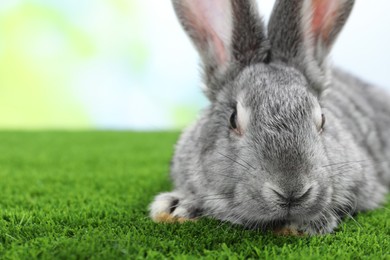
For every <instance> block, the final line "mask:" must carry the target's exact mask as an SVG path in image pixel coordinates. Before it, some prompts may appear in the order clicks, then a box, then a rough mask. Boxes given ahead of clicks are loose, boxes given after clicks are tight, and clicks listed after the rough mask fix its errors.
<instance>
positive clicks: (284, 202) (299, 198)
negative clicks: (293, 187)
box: [272, 188, 312, 208]
mask: <svg viewBox="0 0 390 260" xmlns="http://www.w3.org/2000/svg"><path fill="white" fill-rule="evenodd" d="M272 191H273V192H274V193H275V194H276V197H277V198H278V204H279V205H280V206H282V207H286V208H291V207H293V206H297V205H299V204H301V203H303V202H305V201H306V200H307V199H308V198H309V196H310V193H311V191H312V188H309V189H307V190H306V191H304V192H303V193H299V194H298V195H297V194H296V193H290V194H289V195H283V194H281V193H280V192H278V191H276V190H274V189H272Z"/></svg>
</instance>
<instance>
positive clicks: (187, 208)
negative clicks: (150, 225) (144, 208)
mask: <svg viewBox="0 0 390 260" xmlns="http://www.w3.org/2000/svg"><path fill="white" fill-rule="evenodd" d="M191 201H193V200H189V199H184V198H183V196H182V194H180V193H179V192H175V191H173V192H166V193H161V194H159V195H157V196H156V197H155V198H154V201H153V202H152V204H151V205H150V206H149V210H150V217H151V218H152V220H153V221H154V222H157V223H176V222H178V223H183V222H185V221H194V220H196V218H197V217H198V216H199V215H200V210H199V209H198V207H196V206H194V204H193V203H191Z"/></svg>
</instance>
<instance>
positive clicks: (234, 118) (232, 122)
mask: <svg viewBox="0 0 390 260" xmlns="http://www.w3.org/2000/svg"><path fill="white" fill-rule="evenodd" d="M229 122H230V127H231V128H232V129H233V130H237V128H238V124H237V109H234V111H233V113H232V115H231V116H230V119H229Z"/></svg>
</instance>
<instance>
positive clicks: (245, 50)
mask: <svg viewBox="0 0 390 260" xmlns="http://www.w3.org/2000/svg"><path fill="white" fill-rule="evenodd" d="M172 2H173V7H174V10H175V12H176V14H177V16H178V18H179V21H180V22H181V25H182V26H183V28H184V29H185V31H186V32H187V34H188V35H189V37H190V39H191V40H192V42H193V43H194V45H195V47H196V49H197V50H198V52H199V54H200V57H201V60H202V71H203V79H204V85H205V90H204V91H205V94H206V96H207V97H208V99H209V100H210V105H209V107H207V108H206V109H205V110H204V111H203V112H202V113H201V115H200V117H199V119H198V120H197V121H196V123H195V124H193V125H192V126H191V127H189V128H188V129H187V130H186V131H184V133H183V134H182V135H181V137H180V140H179V141H178V143H177V146H176V150H175V155H174V157H173V160H172V166H171V177H172V180H173V182H174V190H173V191H172V192H166V193H161V194H159V195H157V196H156V197H155V199H154V201H153V202H152V204H151V205H150V207H149V209H150V216H151V218H152V219H153V220H154V221H156V222H173V221H178V222H182V221H186V220H194V219H197V218H199V217H202V216H207V217H212V218H215V219H218V220H221V221H226V222H230V223H233V224H238V225H242V226H244V227H247V228H254V229H260V230H267V229H272V230H282V231H283V232H285V231H286V232H291V233H292V234H308V235H316V234H326V233H330V232H332V231H334V230H335V228H336V227H337V226H338V224H339V223H340V221H341V220H342V219H343V218H344V217H346V216H352V215H353V214H354V213H356V212H359V211H366V210H371V209H375V208H377V207H379V206H380V205H381V203H383V202H384V201H385V199H386V193H387V192H388V188H389V186H390V163H389V158H390V96H389V95H388V93H387V92H385V90H383V89H380V88H377V87H374V86H371V85H369V84H366V83H364V82H363V81H361V80H359V79H357V78H355V77H354V76H352V75H349V74H348V73H346V72H342V71H341V70H339V69H335V68H332V67H331V66H330V65H329V62H328V58H327V57H328V54H329V52H330V50H331V48H332V46H333V44H334V42H335V40H336V38H337V36H338V35H339V33H340V31H341V29H342V28H343V26H344V24H345V22H346V21H347V18H348V16H349V14H350V12H351V10H352V7H353V5H354V1H353V0H289V1H286V0H277V1H276V3H275V6H274V8H273V11H272V15H271V18H270V21H269V24H268V30H266V29H265V26H264V24H263V22H262V18H261V17H260V15H259V13H258V10H257V4H256V2H255V0H213V1H210V0H172ZM362 38H363V39H364V36H362ZM365 40H366V39H365ZM357 55H358V53H357Z"/></svg>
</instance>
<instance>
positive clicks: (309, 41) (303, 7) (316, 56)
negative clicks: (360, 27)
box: [268, 0, 354, 91]
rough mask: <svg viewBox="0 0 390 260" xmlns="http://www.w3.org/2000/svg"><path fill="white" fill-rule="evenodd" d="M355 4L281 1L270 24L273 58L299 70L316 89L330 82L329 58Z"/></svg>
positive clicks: (334, 0)
mask: <svg viewBox="0 0 390 260" xmlns="http://www.w3.org/2000/svg"><path fill="white" fill-rule="evenodd" d="M353 4H354V0H288V1H286V0H277V2H276V4H275V7H274V10H273V12H272V15H271V19H270V22H269V28H268V30H269V40H270V42H271V46H272V47H271V49H272V50H271V51H272V57H273V59H276V60H281V61H283V62H287V63H290V64H292V65H295V66H297V67H298V68H299V69H301V70H303V72H304V73H306V76H307V77H308V78H309V80H311V81H312V83H314V85H313V87H314V88H316V90H317V91H321V90H322V89H323V88H324V87H326V86H324V84H325V82H326V74H327V72H328V68H327V65H326V60H327V59H326V58H327V56H328V54H329V52H330V50H331V48H332V45H333V43H334V42H335V40H336V38H337V36H338V34H339V33H340V31H341V29H342V28H343V26H344V24H345V22H346V21H347V18H348V17H349V14H350V13H351V10H352V7H353Z"/></svg>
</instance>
